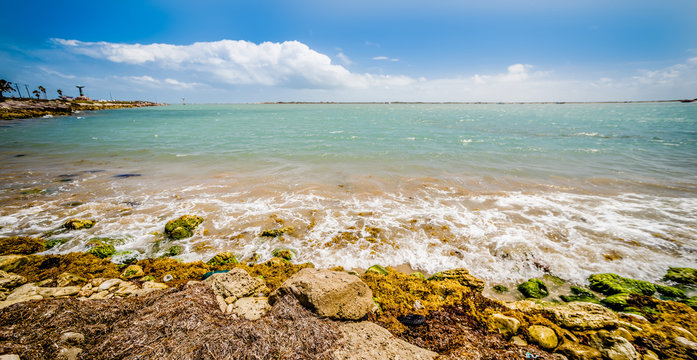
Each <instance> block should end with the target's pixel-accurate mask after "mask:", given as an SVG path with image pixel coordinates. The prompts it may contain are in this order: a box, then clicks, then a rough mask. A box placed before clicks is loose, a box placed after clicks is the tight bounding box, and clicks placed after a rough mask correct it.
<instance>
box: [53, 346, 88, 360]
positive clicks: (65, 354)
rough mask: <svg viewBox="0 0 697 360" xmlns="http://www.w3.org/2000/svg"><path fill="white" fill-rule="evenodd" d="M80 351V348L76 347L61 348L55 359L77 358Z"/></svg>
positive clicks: (68, 359) (71, 359)
mask: <svg viewBox="0 0 697 360" xmlns="http://www.w3.org/2000/svg"><path fill="white" fill-rule="evenodd" d="M81 352H82V349H80V348H76V347H71V348H65V349H61V350H60V351H59V352H58V356H56V360H77V359H78V356H80V353H81Z"/></svg>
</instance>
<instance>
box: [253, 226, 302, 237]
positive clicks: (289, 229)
mask: <svg viewBox="0 0 697 360" xmlns="http://www.w3.org/2000/svg"><path fill="white" fill-rule="evenodd" d="M293 231H295V229H294V228H293V227H292V226H286V227H284V228H282V229H267V230H264V231H262V232H261V234H259V235H260V236H266V237H279V236H281V235H283V234H289V233H292V232H293Z"/></svg>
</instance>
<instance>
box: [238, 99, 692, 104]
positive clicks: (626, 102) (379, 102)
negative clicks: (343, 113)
mask: <svg viewBox="0 0 697 360" xmlns="http://www.w3.org/2000/svg"><path fill="white" fill-rule="evenodd" d="M673 102H679V103H693V102H697V99H681V100H628V101H265V102H260V103H252V104H270V105H288V104H290V105H315V104H316V105H352V104H354V105H380V104H385V105H400V104H403V105H412V104H413V105H418V104H424V105H439V104H440V105H553V104H558V105H563V104H652V103H673Z"/></svg>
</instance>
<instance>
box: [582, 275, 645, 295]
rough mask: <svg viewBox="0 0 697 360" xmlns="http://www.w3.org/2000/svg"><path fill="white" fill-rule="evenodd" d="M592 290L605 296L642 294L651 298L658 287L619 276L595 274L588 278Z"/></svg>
mask: <svg viewBox="0 0 697 360" xmlns="http://www.w3.org/2000/svg"><path fill="white" fill-rule="evenodd" d="M588 282H590V286H589V287H590V288H591V290H594V291H597V292H599V293H601V294H604V295H615V294H640V295H648V296H651V295H653V294H654V293H655V292H656V287H655V286H653V284H651V283H650V282H647V281H642V280H634V279H629V278H625V277H621V276H619V275H617V274H610V273H608V274H593V275H591V276H589V277H588Z"/></svg>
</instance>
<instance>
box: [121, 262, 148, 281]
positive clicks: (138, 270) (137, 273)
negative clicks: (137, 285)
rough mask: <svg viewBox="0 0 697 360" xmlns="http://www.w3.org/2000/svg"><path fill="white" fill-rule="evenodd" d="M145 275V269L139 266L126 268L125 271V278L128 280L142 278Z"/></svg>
mask: <svg viewBox="0 0 697 360" xmlns="http://www.w3.org/2000/svg"><path fill="white" fill-rule="evenodd" d="M144 275H145V272H144V271H143V268H142V267H140V266H138V265H129V266H128V267H126V269H125V270H124V271H123V274H121V276H123V277H124V278H126V279H134V278H138V277H142V276H144Z"/></svg>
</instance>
